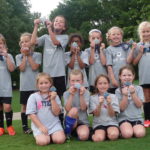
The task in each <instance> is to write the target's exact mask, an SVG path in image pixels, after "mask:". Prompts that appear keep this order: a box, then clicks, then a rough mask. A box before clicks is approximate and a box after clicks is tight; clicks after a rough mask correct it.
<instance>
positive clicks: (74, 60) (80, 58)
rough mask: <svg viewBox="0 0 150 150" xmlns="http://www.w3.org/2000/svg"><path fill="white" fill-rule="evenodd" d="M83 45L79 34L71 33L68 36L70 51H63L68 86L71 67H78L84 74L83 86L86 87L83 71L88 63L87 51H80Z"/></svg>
mask: <svg viewBox="0 0 150 150" xmlns="http://www.w3.org/2000/svg"><path fill="white" fill-rule="evenodd" d="M82 45H83V38H82V36H81V35H80V34H76V33H75V34H72V35H71V36H70V38H69V47H70V52H66V53H65V61H66V63H67V67H68V80H67V81H68V84H67V87H68V86H69V74H70V72H71V70H73V69H79V70H81V71H82V73H83V75H84V86H85V87H88V81H87V75H86V71H85V67H86V65H88V56H87V53H86V52H84V51H81V48H82Z"/></svg>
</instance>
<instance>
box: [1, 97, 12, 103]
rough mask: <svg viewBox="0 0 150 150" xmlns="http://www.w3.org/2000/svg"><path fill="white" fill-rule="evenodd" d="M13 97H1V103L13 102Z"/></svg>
mask: <svg viewBox="0 0 150 150" xmlns="http://www.w3.org/2000/svg"><path fill="white" fill-rule="evenodd" d="M11 101H12V97H0V104H11Z"/></svg>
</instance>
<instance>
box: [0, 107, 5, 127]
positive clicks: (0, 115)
mask: <svg viewBox="0 0 150 150" xmlns="http://www.w3.org/2000/svg"><path fill="white" fill-rule="evenodd" d="M0 128H4V115H3V110H0Z"/></svg>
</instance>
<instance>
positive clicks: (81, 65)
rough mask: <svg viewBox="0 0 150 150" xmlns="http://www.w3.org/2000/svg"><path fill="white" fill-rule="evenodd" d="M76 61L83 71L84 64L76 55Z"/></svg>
mask: <svg viewBox="0 0 150 150" xmlns="http://www.w3.org/2000/svg"><path fill="white" fill-rule="evenodd" d="M77 60H78V63H79V66H80V68H81V69H84V68H85V63H83V61H82V60H81V57H80V56H79V55H77Z"/></svg>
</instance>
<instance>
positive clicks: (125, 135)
mask: <svg viewBox="0 0 150 150" xmlns="http://www.w3.org/2000/svg"><path fill="white" fill-rule="evenodd" d="M121 135H122V137H123V138H125V139H129V138H131V137H132V136H133V131H130V130H126V131H122V132H121Z"/></svg>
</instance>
